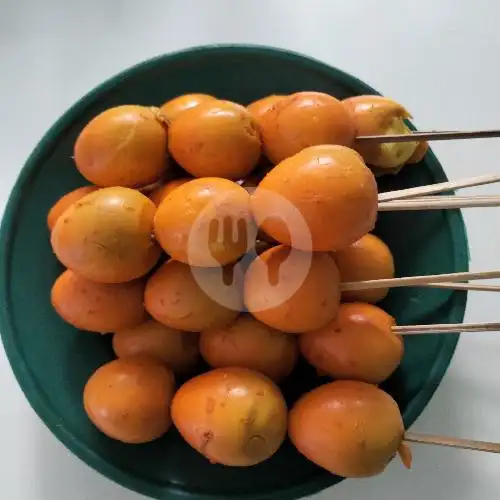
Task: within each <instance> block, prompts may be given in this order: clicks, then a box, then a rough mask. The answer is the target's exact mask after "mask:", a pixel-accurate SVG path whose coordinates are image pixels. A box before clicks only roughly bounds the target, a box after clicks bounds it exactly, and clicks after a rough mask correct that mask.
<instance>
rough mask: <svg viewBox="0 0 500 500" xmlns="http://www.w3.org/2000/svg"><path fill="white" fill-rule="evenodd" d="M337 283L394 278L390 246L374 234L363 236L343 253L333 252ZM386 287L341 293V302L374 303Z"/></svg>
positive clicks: (385, 290)
mask: <svg viewBox="0 0 500 500" xmlns="http://www.w3.org/2000/svg"><path fill="white" fill-rule="evenodd" d="M335 262H336V263H337V266H338V268H339V273H340V281H341V282H349V281H351V282H352V281H365V280H376V279H387V278H394V272H395V270H394V258H393V256H392V253H391V251H390V249H389V247H388V246H387V245H386V244H385V243H384V242H383V241H382V240H381V239H380V238H378V237H377V236H375V235H374V234H365V235H364V236H363V237H362V238H360V239H359V240H358V241H355V242H354V243H353V244H351V245H349V246H348V247H347V248H344V249H343V250H339V251H338V252H335ZM388 292H389V288H385V289H384V288H377V289H374V290H357V291H349V290H346V291H344V292H342V300H344V301H359V302H369V303H371V304H375V303H376V302H379V301H380V300H382V299H383V298H384V297H385V296H386V295H387V294H388Z"/></svg>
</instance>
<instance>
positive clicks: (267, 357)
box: [200, 315, 298, 382]
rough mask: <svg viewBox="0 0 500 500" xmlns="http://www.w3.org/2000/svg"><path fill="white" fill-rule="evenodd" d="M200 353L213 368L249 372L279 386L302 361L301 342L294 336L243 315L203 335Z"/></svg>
mask: <svg viewBox="0 0 500 500" xmlns="http://www.w3.org/2000/svg"><path fill="white" fill-rule="evenodd" d="M200 350H201V354H202V356H203V358H204V359H205V361H206V362H207V363H208V364H209V365H210V366H211V367H213V368H227V367H232V366H238V367H243V368H249V369H251V370H255V371H257V372H260V373H263V374H264V375H266V376H268V377H269V378H270V379H271V380H274V381H275V382H277V381H280V380H282V379H284V378H285V377H287V376H288V375H290V373H291V372H292V370H293V369H294V367H295V364H296V363H297V357H298V348H297V342H296V339H295V338H294V337H293V336H291V335H288V334H286V333H283V332H280V331H279V330H276V329H274V328H271V327H269V326H267V325H265V324H264V323H261V322H260V321H258V320H256V319H255V318H253V317H252V316H250V315H242V316H240V317H239V318H237V319H236V321H234V323H231V324H230V325H227V326H224V327H219V328H210V329H208V330H205V331H204V332H202V334H201V336H200Z"/></svg>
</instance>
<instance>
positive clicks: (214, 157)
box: [168, 100, 261, 180]
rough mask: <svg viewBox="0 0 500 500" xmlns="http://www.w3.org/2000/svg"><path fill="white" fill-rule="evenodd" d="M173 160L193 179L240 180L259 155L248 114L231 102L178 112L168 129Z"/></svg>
mask: <svg viewBox="0 0 500 500" xmlns="http://www.w3.org/2000/svg"><path fill="white" fill-rule="evenodd" d="M168 141H169V144H168V146H169V149H170V152H171V154H172V156H173V158H174V159H175V160H176V161H177V162H178V163H179V165H181V167H182V168H184V169H185V170H186V171H187V172H189V173H190V174H191V175H193V176H194V177H224V178H227V179H235V180H236V179H241V178H242V177H245V176H247V175H248V174H250V173H251V171H252V170H253V169H254V168H255V166H256V165H257V162H258V161H259V159H260V155H261V139H260V132H259V127H258V125H257V122H256V120H255V119H254V117H253V116H252V114H251V113H250V112H249V111H248V110H247V109H246V108H245V107H244V106H241V105H240V104H236V103H234V102H231V101H219V100H215V101H208V102H204V103H202V104H200V105H199V106H196V107H194V108H192V109H189V110H188V111H185V112H184V113H182V114H181V115H180V116H179V117H178V118H177V119H176V120H174V121H173V123H172V124H171V125H170V127H169V132H168Z"/></svg>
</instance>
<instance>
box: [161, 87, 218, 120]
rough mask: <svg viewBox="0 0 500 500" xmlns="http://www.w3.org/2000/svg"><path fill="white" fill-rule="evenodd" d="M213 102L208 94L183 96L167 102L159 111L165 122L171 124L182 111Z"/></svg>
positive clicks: (213, 99) (212, 98) (213, 98)
mask: <svg viewBox="0 0 500 500" xmlns="http://www.w3.org/2000/svg"><path fill="white" fill-rule="evenodd" d="M215 100H216V99H215V97H213V96H211V95H208V94H184V95H180V96H177V97H174V98H173V99H170V100H169V101H167V102H166V103H165V104H163V105H162V106H161V108H160V111H161V114H162V115H163V116H164V117H165V119H166V120H167V122H169V123H172V122H173V121H174V120H175V119H176V118H178V117H179V116H180V115H181V113H184V111H187V110H188V109H192V108H195V107H196V106H199V105H200V104H202V103H204V102H207V101H215Z"/></svg>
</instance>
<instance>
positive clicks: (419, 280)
mask: <svg viewBox="0 0 500 500" xmlns="http://www.w3.org/2000/svg"><path fill="white" fill-rule="evenodd" d="M494 278H500V271H486V272H480V273H475V272H464V273H449V274H429V275H427V276H407V277H405V278H389V279H380V280H366V281H351V282H345V283H341V285H340V289H341V290H342V291H346V290H352V291H354V290H372V289H376V288H395V287H401V286H422V285H426V284H428V283H445V282H448V281H452V282H454V281H468V280H481V279H494Z"/></svg>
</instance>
